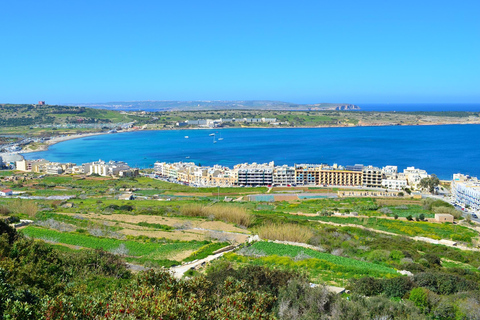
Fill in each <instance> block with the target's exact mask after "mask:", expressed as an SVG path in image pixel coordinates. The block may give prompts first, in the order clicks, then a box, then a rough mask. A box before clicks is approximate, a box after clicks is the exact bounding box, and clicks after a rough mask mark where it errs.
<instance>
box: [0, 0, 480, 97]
mask: <svg viewBox="0 0 480 320" xmlns="http://www.w3.org/2000/svg"><path fill="white" fill-rule="evenodd" d="M479 12H480V1H478V0H474V1H470V0H462V1H457V2H455V1H441V0H437V1H428V0H425V1H423V0H422V1H385V0H382V1H368V0H366V1H320V0H317V1H280V0H277V1H260V0H257V1H250V0H244V1H225V0H222V1H181V0H177V1H160V0H156V1H121V0H116V1H99V0H97V1H65V0H62V1H49V0H42V1H21V0H19V1H2V2H0V24H1V25H0V103H6V102H10V103H34V102H36V101H38V100H46V101H47V103H50V104H60V103H69V102H70V103H75V102H78V103H80V102H107V101H125V100H128V101H130V100H251V99H260V100H282V101H290V102H296V103H315V102H344V103H387V102H390V103H409V102H412V103H413V102H444V103H453V102H464V103H468V102H475V103H478V102H480V19H478V13H479Z"/></svg>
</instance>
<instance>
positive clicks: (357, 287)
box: [350, 277, 383, 297]
mask: <svg viewBox="0 0 480 320" xmlns="http://www.w3.org/2000/svg"><path fill="white" fill-rule="evenodd" d="M350 288H351V291H352V292H355V293H358V294H361V295H363V296H367V297H370V296H376V295H379V294H381V293H382V292H383V282H382V280H380V279H375V278H372V277H364V278H360V279H353V280H352V283H351V285H350Z"/></svg>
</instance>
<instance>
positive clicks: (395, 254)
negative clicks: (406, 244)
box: [390, 250, 405, 261]
mask: <svg viewBox="0 0 480 320" xmlns="http://www.w3.org/2000/svg"><path fill="white" fill-rule="evenodd" d="M403 258H405V256H404V255H403V253H402V252H401V251H399V250H392V252H390V259H392V260H395V261H400V260H402V259H403Z"/></svg>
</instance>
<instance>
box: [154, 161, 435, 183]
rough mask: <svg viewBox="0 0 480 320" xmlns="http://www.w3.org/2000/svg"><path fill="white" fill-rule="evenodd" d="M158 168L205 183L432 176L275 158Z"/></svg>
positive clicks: (172, 176) (172, 175) (177, 179)
mask: <svg viewBox="0 0 480 320" xmlns="http://www.w3.org/2000/svg"><path fill="white" fill-rule="evenodd" d="M154 169H155V172H156V174H157V175H158V176H160V177H162V178H164V179H167V180H169V181H172V182H180V183H184V184H189V185H193V186H205V187H216V186H222V187H231V186H295V185H312V186H325V187H327V186H345V187H347V186H351V187H354V186H362V187H368V188H386V189H391V190H403V189H405V188H411V189H415V188H416V187H417V185H418V183H419V182H420V180H421V179H422V178H424V177H428V174H427V173H426V171H425V170H420V169H415V168H413V167H409V168H407V169H405V170H404V172H403V173H398V170H397V167H394V166H387V167H384V168H383V169H380V168H377V167H373V166H364V165H355V166H346V167H343V166H339V165H337V164H334V165H332V166H330V165H325V164H296V165H294V166H288V165H282V166H276V165H275V164H274V162H270V163H263V164H258V163H251V164H249V163H242V164H237V165H235V166H234V167H233V168H232V169H231V168H228V167H223V166H219V165H215V166H213V167H206V166H197V165H196V164H195V163H193V162H187V163H185V162H175V163H166V162H156V163H155V166H154Z"/></svg>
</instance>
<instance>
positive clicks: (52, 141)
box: [16, 120, 480, 154]
mask: <svg viewBox="0 0 480 320" xmlns="http://www.w3.org/2000/svg"><path fill="white" fill-rule="evenodd" d="M444 125H480V120H479V121H475V122H435V123H433V122H419V123H416V124H407V123H361V124H357V125H346V124H337V125H324V126H302V127H278V126H256V127H246V126H240V127H227V128H198V127H197V128H148V127H147V128H146V129H142V130H138V129H134V130H125V131H121V132H117V133H115V134H118V133H126V132H140V131H171V130H225V129H227V130H228V129H315V128H358V127H397V126H402V127H408V126H412V127H416V126H444ZM104 134H111V133H109V132H91V133H80V134H69V135H67V136H57V137H52V138H50V140H47V141H46V142H45V143H44V144H41V145H39V146H38V148H37V149H30V147H27V148H25V149H24V150H21V151H18V152H16V153H18V154H24V153H32V152H41V151H47V150H48V147H49V146H52V145H54V144H57V143H59V142H64V141H68V140H74V139H80V138H85V137H91V136H97V135H104Z"/></svg>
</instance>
